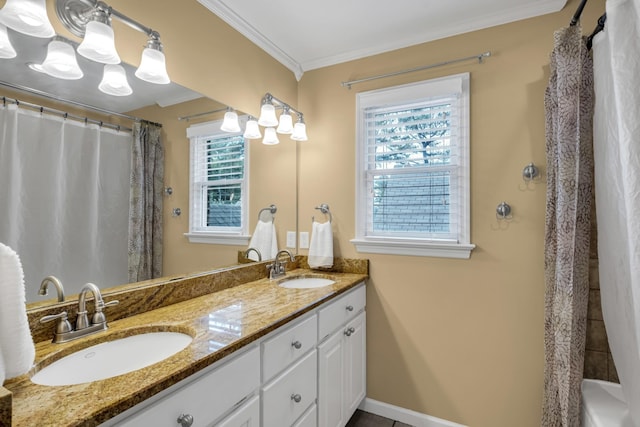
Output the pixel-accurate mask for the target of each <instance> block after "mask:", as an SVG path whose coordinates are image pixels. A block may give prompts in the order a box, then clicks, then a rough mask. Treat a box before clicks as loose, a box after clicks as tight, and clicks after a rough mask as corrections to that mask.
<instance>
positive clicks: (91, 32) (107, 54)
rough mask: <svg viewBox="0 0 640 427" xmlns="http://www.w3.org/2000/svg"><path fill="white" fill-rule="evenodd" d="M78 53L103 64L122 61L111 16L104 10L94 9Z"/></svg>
mask: <svg viewBox="0 0 640 427" xmlns="http://www.w3.org/2000/svg"><path fill="white" fill-rule="evenodd" d="M78 53H79V54H80V55H82V56H84V57H85V58H87V59H90V60H92V61H95V62H100V63H102V64H119V63H120V62H121V61H120V56H119V55H118V52H117V51H116V44H115V36H114V34H113V28H111V18H110V17H109V14H108V13H107V12H105V11H104V10H101V9H94V11H93V13H92V14H91V18H90V20H89V21H88V22H87V24H86V26H85V33H84V39H83V40H82V43H80V46H78Z"/></svg>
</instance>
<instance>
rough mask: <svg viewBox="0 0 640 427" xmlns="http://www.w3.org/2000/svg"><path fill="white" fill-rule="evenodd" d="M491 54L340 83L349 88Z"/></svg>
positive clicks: (481, 58) (479, 61)
mask: <svg viewBox="0 0 640 427" xmlns="http://www.w3.org/2000/svg"><path fill="white" fill-rule="evenodd" d="M489 56H491V52H483V53H479V54H477V55H473V56H467V57H465V58H459V59H453V60H451V61H445V62H439V63H437V64H431V65H425V66H423V67H417V68H410V69H408V70H402V71H396V72H394V73H388V74H381V75H378V76H373V77H366V78H364V79H359V80H351V81H348V82H342V83H340V84H341V85H342V87H347V88H349V89H351V85H355V84H358V83H363V82H368V81H370V80H377V79H384V78H387V77H394V76H399V75H401V74H407V73H413V72H415V71H422V70H428V69H429V68H436V67H442V66H444V65H449V64H454V63H456V62H462V61H469V60H471V59H476V60H478V63H479V64H482V60H483V58H487V57H489Z"/></svg>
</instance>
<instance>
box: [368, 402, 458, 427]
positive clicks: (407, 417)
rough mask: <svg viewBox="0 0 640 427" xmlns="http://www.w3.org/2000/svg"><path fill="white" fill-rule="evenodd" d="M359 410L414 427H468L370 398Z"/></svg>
mask: <svg viewBox="0 0 640 427" xmlns="http://www.w3.org/2000/svg"><path fill="white" fill-rule="evenodd" d="M359 409H361V410H363V411H365V412H369V413H371V414H375V415H380V416H381V417H385V418H390V419H392V420H396V421H400V422H402V423H405V424H409V425H410V426H414V427H466V426H464V425H462V424H457V423H454V422H451V421H447V420H443V419H441V418H436V417H432V416H431V415H426V414H421V413H420V412H416V411H412V410H410V409H405V408H401V407H399V406H393V405H389V404H388V403H384V402H379V401H377V400H373V399H370V398H368V397H366V398H365V399H364V400H363V401H362V403H360V406H359Z"/></svg>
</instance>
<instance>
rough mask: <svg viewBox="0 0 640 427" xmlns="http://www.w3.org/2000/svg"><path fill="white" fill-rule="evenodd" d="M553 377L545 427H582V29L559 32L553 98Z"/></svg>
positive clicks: (547, 387)
mask: <svg viewBox="0 0 640 427" xmlns="http://www.w3.org/2000/svg"><path fill="white" fill-rule="evenodd" d="M545 109H546V153H547V209H546V224H545V284H546V292H545V373H544V398H543V415H542V425H543V426H544V427H556V426H576V427H578V426H579V425H580V396H581V394H580V385H581V382H582V370H583V362H584V352H585V339H586V338H585V336H586V326H587V302H588V296H589V241H590V229H591V225H590V224H591V200H592V191H593V146H592V135H593V129H592V121H593V65H592V60H591V57H590V55H589V52H588V50H587V47H586V42H585V40H584V39H583V38H582V31H581V28H580V26H571V27H568V28H563V29H561V30H558V31H556V33H555V34H554V49H553V52H552V54H551V76H550V79H549V85H548V87H547V90H546V93H545Z"/></svg>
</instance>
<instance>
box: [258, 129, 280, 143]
mask: <svg viewBox="0 0 640 427" xmlns="http://www.w3.org/2000/svg"><path fill="white" fill-rule="evenodd" d="M262 143H263V144H264V145H276V144H279V143H280V140H279V139H278V134H277V133H276V128H265V129H264V138H263V139H262Z"/></svg>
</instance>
